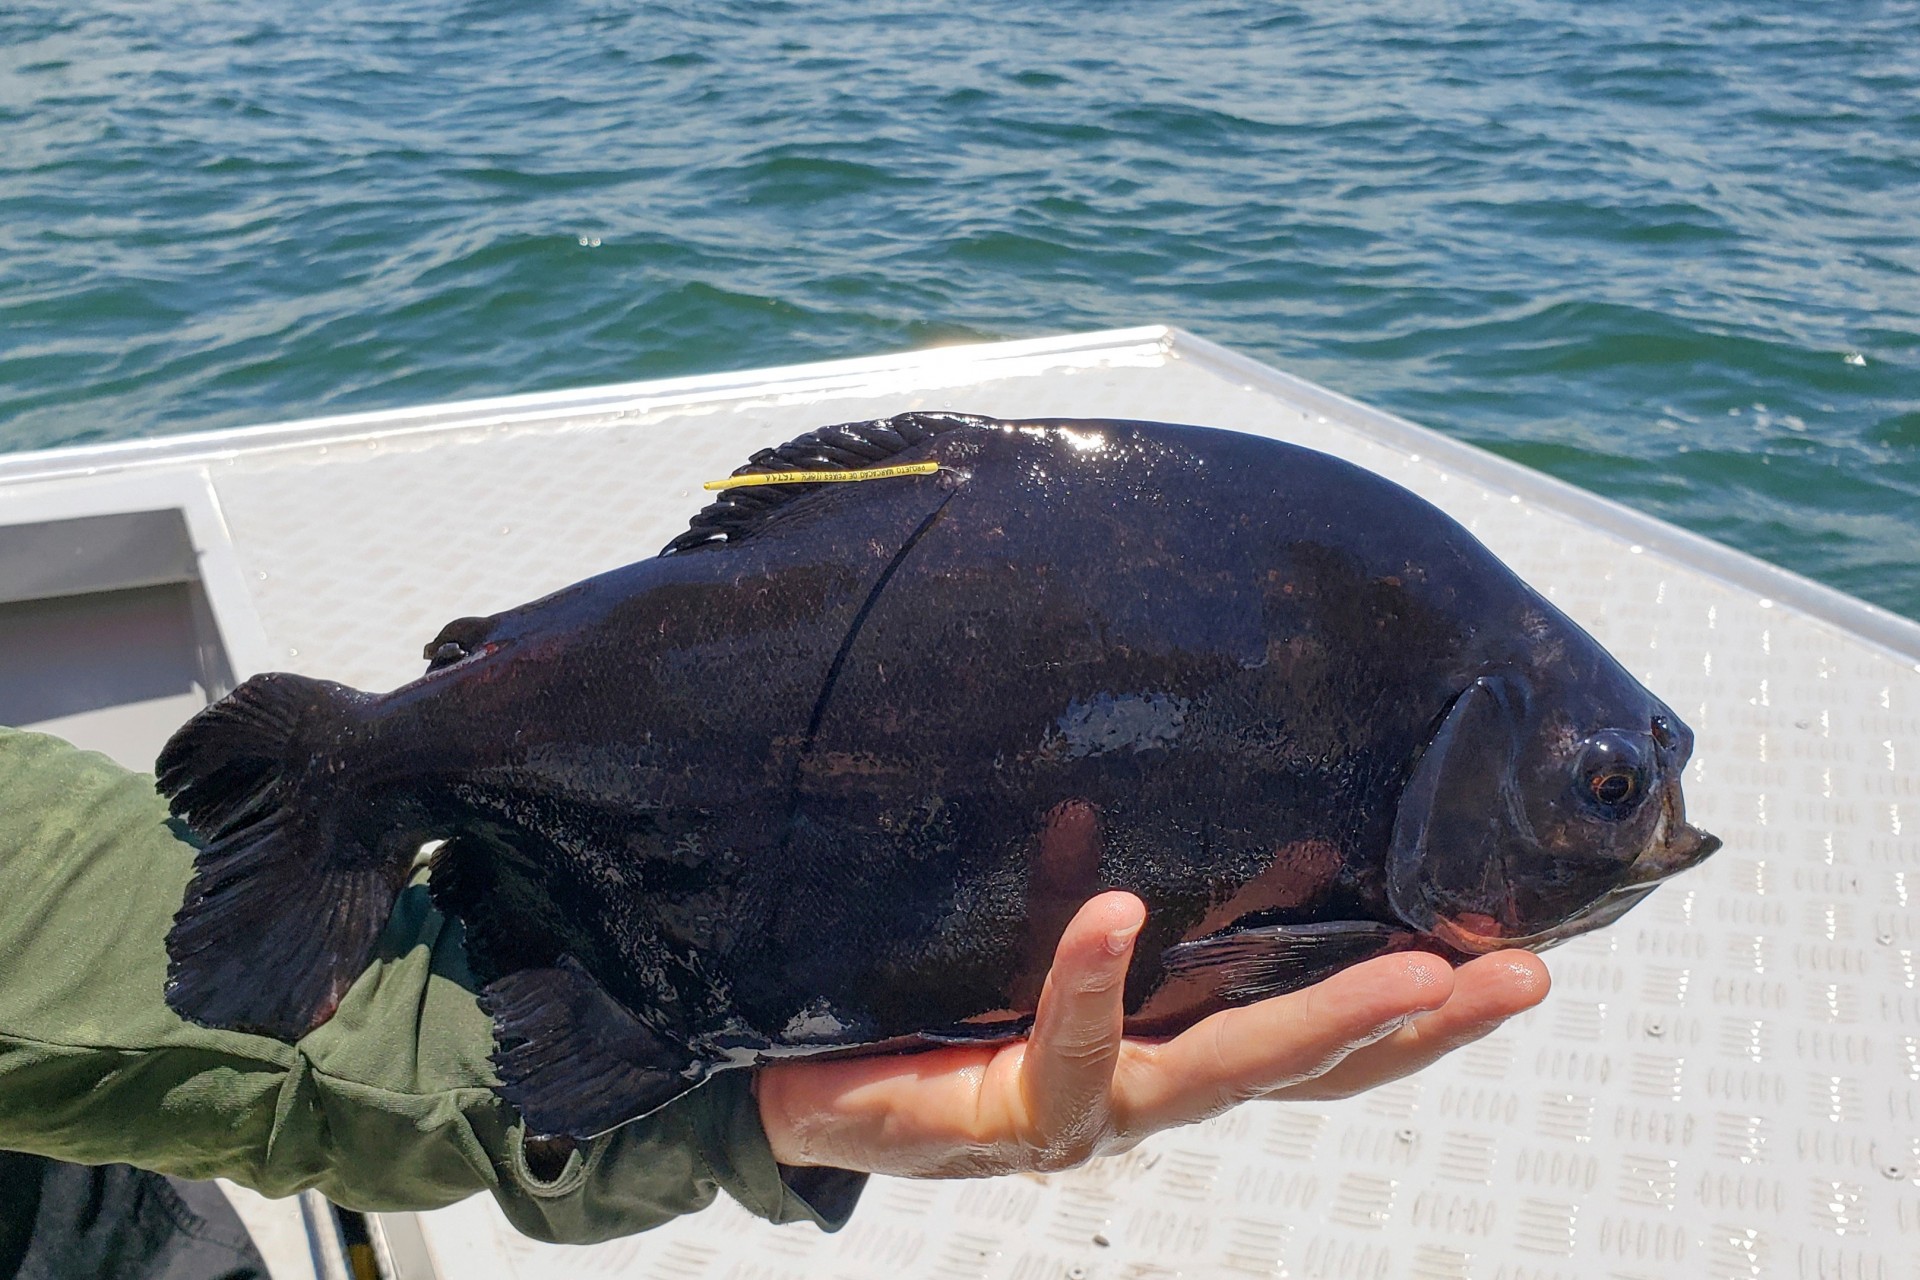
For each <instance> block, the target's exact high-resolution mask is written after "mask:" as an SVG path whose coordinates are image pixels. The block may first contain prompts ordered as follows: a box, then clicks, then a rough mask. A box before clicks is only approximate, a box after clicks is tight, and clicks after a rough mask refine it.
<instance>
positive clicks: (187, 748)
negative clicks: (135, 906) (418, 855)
mask: <svg viewBox="0 0 1920 1280" xmlns="http://www.w3.org/2000/svg"><path fill="white" fill-rule="evenodd" d="M366 699H367V695H366V694H363V693H360V692H359V691H357V690H354V689H349V688H347V687H346V686H344V685H338V684H332V683H329V682H327V681H322V680H310V679H307V678H306V677H304V676H295V675H286V674H282V673H277V672H276V673H273V674H269V675H263V676H256V677H254V678H253V679H251V680H249V681H247V682H246V683H245V684H243V685H241V686H240V687H239V688H238V689H235V690H234V691H233V693H231V694H230V695H228V696H227V697H226V698H224V699H222V700H221V701H219V702H217V703H215V704H214V705H213V706H211V707H208V708H207V709H206V710H205V711H202V712H201V713H200V714H199V715H197V716H195V717H194V718H193V719H192V720H190V721H188V722H187V723H186V724H185V725H184V726H183V727H182V728H181V729H180V731H179V732H177V733H175V734H174V735H173V738H172V739H171V740H170V741H169V742H168V743H167V745H166V747H165V749H164V750H162V751H161V753H160V759H159V760H158V762H157V763H156V765H155V772H156V774H157V777H158V782H157V785H158V788H159V790H160V792H161V793H162V794H163V795H165V796H167V797H168V799H169V801H170V803H171V807H172V809H173V812H174V814H175V815H176V816H177V817H179V818H180V819H181V820H183V821H184V822H185V823H186V824H187V825H188V826H189V827H191V828H192V829H193V831H194V832H195V833H196V834H197V835H199V836H201V837H202V838H203V839H204V840H205V842H206V843H205V845H204V846H203V847H202V849H201V851H200V854H199V856H198V857H197V858H196V859H195V860H194V864H193V879H192V881H191V882H190V883H189V884H188V885H187V894H186V901H185V903H184V905H182V906H181V908H180V911H179V914H177V915H176V916H174V920H173V929H172V931H171V932H170V933H168V935H167V956H168V960H169V963H168V966H167V1003H168V1004H170V1005H172V1006H173V1009H174V1011H175V1012H176V1013H178V1014H179V1015H180V1016H181V1017H183V1018H186V1019H188V1020H190V1021H193V1022H198V1023H202V1024H204V1025H207V1026H213V1027H224V1028H228V1029H230V1030H236V1031H251V1032H258V1033H261V1034H265V1035H270V1036H275V1037H277V1038H279V1039H282V1040H297V1039H299V1038H300V1037H301V1036H303V1035H305V1034H306V1033H307V1032H309V1031H311V1030H313V1028H315V1027H317V1026H319V1025H320V1024H321V1023H323V1022H325V1021H326V1020H327V1019H328V1018H329V1017H331V1016H333V1011H334V1009H335V1008H336V1007H338V1005H339V1003H340V998H341V997H342V996H343V995H345V994H346V991H347V988H348V987H349V986H351V985H352V983H353V980H354V979H355V978H356V977H358V976H359V975H360V972H361V970H363V969H365V968H366V966H367V962H368V961H369V960H370V959H371V958H372V954H373V947H374V943H375V941H376V940H377V939H378V938H379V936H380V932H381V930H382V929H383V928H385V927H386V923H387V916H388V914H389V913H390V912H391V911H392V909H393V899H394V896H395V895H396V894H397V893H398V892H399V891H400V888H401V886H402V885H403V884H404V883H405V880H406V876H407V870H408V867H409V866H410V865H411V862H412V856H413V851H414V850H413V843H414V842H413V841H412V840H411V839H410V837H411V836H412V834H413V833H411V832H409V831H406V830H401V829H398V828H395V829H390V830H382V829H381V824H380V823H379V822H378V821H377V820H375V815H374V814H372V813H369V812H368V801H367V799H366V797H365V796H364V795H361V794H356V789H355V788H354V786H353V783H352V782H351V781H350V780H349V779H348V778H347V777H345V776H343V775H341V774H340V773H339V772H337V767H338V765H339V763H340V756H341V750H342V747H343V746H344V743H343V741H342V739H343V738H344V737H345V736H346V734H347V731H348V730H350V729H351V728H352V726H353V725H354V724H355V723H356V722H357V721H358V719H359V717H358V716H357V714H356V712H357V711H358V709H359V707H360V705H361V704H362V703H364V702H365V701H366Z"/></svg>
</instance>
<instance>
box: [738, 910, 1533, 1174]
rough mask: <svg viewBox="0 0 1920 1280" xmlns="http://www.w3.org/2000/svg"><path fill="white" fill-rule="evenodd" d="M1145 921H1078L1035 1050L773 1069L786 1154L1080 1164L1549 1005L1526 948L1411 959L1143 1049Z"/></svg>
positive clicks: (948, 1166) (765, 1089)
mask: <svg viewBox="0 0 1920 1280" xmlns="http://www.w3.org/2000/svg"><path fill="white" fill-rule="evenodd" d="M1145 920H1146V909H1145V907H1143V906H1142V905H1141V902H1140V900H1139V899H1138V898H1136V897H1134V896H1133V895H1132V894H1128V893H1105V894H1101V895H1100V896H1099V897H1096V898H1094V899H1092V900H1091V901H1090V902H1088V903H1087V904H1086V905H1085V906H1083V907H1082V908H1081V909H1080V911H1079V913H1078V914H1077V915H1075V916H1074V918H1073V921H1072V922H1071V923H1070V924H1069V925H1068V926H1067V930H1066V933H1065V934H1064V935H1063V936H1062V937H1061V939H1060V945H1059V947H1058V948H1057V949H1056V950H1055V952H1054V963H1053V970H1052V972H1051V973H1050V974H1049V975H1048V978H1047V985H1046V988H1045V990H1044V991H1043V992H1042V993H1041V997H1040V1007H1039V1010H1038V1012H1037V1014H1036V1017H1035V1020H1034V1027H1033V1033H1032V1035H1031V1036H1029V1037H1028V1038H1027V1039H1026V1040H1022V1041H1018V1042H1015V1043H1011V1044H1006V1045H999V1046H987V1047H973V1046H969V1047H964V1048H947V1049H937V1050H932V1051H929V1052H926V1053H916V1054H910V1055H900V1056H894V1057H879V1058H859V1059H840V1060H834V1061H820V1062H788V1063H782V1064H779V1065H776V1066H771V1067H767V1068H764V1069H763V1070H762V1071H761V1072H760V1073H759V1078H758V1081H757V1085H756V1089H757V1093H758V1096H759V1102H760V1115H761V1120H762V1122H763V1124H764V1125H765V1127H766V1131H767V1137H768V1140H769V1141H770V1142H771V1144H772V1147H773V1154H774V1157H775V1158H776V1159H777V1160H779V1161H780V1163H782V1164H786V1165H793V1166H799V1167H805V1166H827V1167H832V1168H840V1169H853V1170H863V1171H867V1172H873V1173H890V1174H899V1175H904V1176H908V1177H926V1178H956V1177H984V1176H988V1175H992V1174H1000V1173H1013V1172H1018V1171H1022V1170H1040V1171H1050V1170H1058V1169H1065V1168H1071V1167H1072V1166H1074V1165H1077V1164H1081V1163H1083V1162H1085V1161H1087V1160H1090V1159H1092V1158H1094V1157H1096V1156H1102V1155H1111V1154H1114V1153H1116V1152H1120V1151H1125V1150H1127V1149H1128V1148H1130V1147H1132V1146H1134V1145H1136V1144H1137V1143H1139V1142H1140V1141H1141V1140H1142V1139H1144V1138H1146V1137H1147V1136H1148V1135H1150V1134H1153V1133H1156V1132H1158V1131H1159V1130H1161V1129H1169V1128H1172V1127H1174V1126H1176V1125H1183V1124H1193V1123H1196V1122H1198V1121H1201V1120H1205V1119H1207V1118H1208V1117H1210V1116H1214V1115H1218V1114H1219V1113H1220V1112H1222V1111H1225V1110H1226V1109H1227V1108H1229V1107H1232V1106H1234V1105H1236V1104H1237V1103H1241V1102H1247V1101H1250V1100H1253V1099H1256V1098H1270V1099H1280V1100H1286V1099H1298V1100H1305V1099H1320V1098H1340V1097H1347V1096H1349V1095H1351V1094H1355V1093H1359V1092H1361V1091H1362V1090H1365V1089H1370V1088H1372V1087H1374V1086H1375V1085H1379V1084H1385V1083H1386V1082H1388V1081H1390V1080H1397V1079H1399V1078H1400V1077H1401V1076H1405V1075H1409V1074H1411V1073H1413V1072H1415V1071H1418V1070H1420V1069H1421V1068H1422V1067H1424V1066H1426V1065H1427V1064H1428V1063H1430V1062H1432V1061H1434V1060H1435V1059H1436V1058H1438V1057H1440V1056H1441V1055H1442V1054H1444V1053H1446V1052H1448V1051H1449V1050H1451V1049H1455V1048H1458V1047H1459V1046H1460V1045H1463V1044H1466V1043H1468V1042H1470V1041H1472V1040H1476V1039H1478V1038H1479V1037H1481V1036H1483V1035H1485V1034H1487V1033H1488V1032H1490V1031H1492V1030H1493V1029H1494V1028H1496V1027H1498V1026H1499V1025H1500V1024H1501V1023H1502V1022H1504V1021H1505V1020H1506V1019H1508V1018H1510V1017H1512V1016H1513V1015H1514V1014H1516V1013H1520V1012H1522V1011H1524V1010H1526V1009H1530V1008H1532V1007H1533V1006H1534V1005H1536V1004H1538V1003H1539V1002H1540V1001H1541V1000H1542V999H1543V998H1545V996H1546V994H1547V987H1548V978H1547V971H1546V966H1545V965H1543V964H1542V963H1541V962H1540V960H1539V958H1538V957H1536V956H1534V955H1531V954H1529V953H1527V952H1524V951H1505V952H1499V953H1496V954H1494V955H1488V956H1481V957H1480V958H1478V959H1476V960H1474V961H1473V962H1471V963H1470V964H1467V965H1464V966H1462V967H1461V968H1460V969H1459V970H1457V971H1456V970H1454V969H1452V968H1450V967H1449V966H1448V965H1447V964H1446V962H1445V961H1443V960H1441V959H1439V958H1438V957H1436V956H1431V955H1427V954H1424V953H1421V952H1405V953H1401V954H1397V955H1390V956H1382V957H1380V958H1379V959H1376V960H1370V961H1367V962H1366V963H1364V964H1359V965H1355V966H1354V967H1352V968H1350V969H1347V970H1345V971H1343V972H1341V973H1338V974H1335V975H1334V976H1333V977H1331V978H1328V979H1327V980H1326V981H1324V982H1321V983H1319V984H1318V985H1316V986H1313V987H1309V988H1307V989H1306V990H1304V991H1298V992H1295V993H1293V994H1291V995H1285V996H1278V997H1276V998H1274V999H1271V1000H1263V1001H1261V1002H1260V1003H1258V1004H1253V1005H1248V1006H1246V1007H1244V1008H1238V1009H1230V1010H1227V1011H1225V1012H1223V1013H1217V1014H1214V1015H1213V1016H1212V1017H1209V1018H1207V1019H1205V1020H1204V1021H1202V1022H1200V1023H1198V1024H1197V1025H1195V1026H1194V1027H1192V1028H1191V1029H1189V1030H1187V1031H1185V1032H1183V1033H1182V1034H1180V1035H1179V1036H1176V1037H1175V1038H1173V1039H1171V1040H1165V1041H1157V1042H1148V1041H1141V1040H1129V1039H1125V1038H1123V1037H1122V1035H1121V1022H1122V1019H1123V1013H1122V1010H1121V991H1122V986H1123V983H1124V978H1125V975H1126V971H1127V964H1128V961H1129V960H1130V959H1131V958H1132V954H1133V940H1134V937H1135V936H1136V935H1137V934H1138V933H1139V930H1140V926H1141V925H1142V924H1143V923H1144V922H1145Z"/></svg>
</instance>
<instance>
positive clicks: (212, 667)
mask: <svg viewBox="0 0 1920 1280" xmlns="http://www.w3.org/2000/svg"><path fill="white" fill-rule="evenodd" d="M233 684H234V679H233V672H232V666H231V663H230V662H229V660H228V656H227V653H226V649H225V647H224V646H223V645H222V643H221V641H220V631H219V628H218V627H217V626H216V625H215V621H214V615H213V611H212V608H211V607H210V606H209V604H208V601H207V596H206V591H205V589H204V587H203V585H202V583H201V581H200V574H199V558H198V556H197V555H196V553H195V550H194V544H193V539H192V537H191V536H190V534H189V531H188V528H187V521H186V517H185V513H184V512H182V511H180V510H178V509H163V510H154V511H127V512H116V513H112V514H107V515H94V516H82V517H77V518H72V519H61V520H42V521H33V522H27V523H20V524H6V525H0V724H5V725H11V726H14V727H18V728H30V729H38V730H40V731H42V732H45V733H52V734H55V735H57V736H59V737H62V738H65V739H67V740H68V741H70V742H73V743H74V744H76V745H78V746H82V747H87V748H90V749H92V750H95V751H102V752H105V753H106V754H107V755H109V756H111V757H113V758H114V759H115V760H117V761H119V762H120V763H121V764H124V765H127V766H128V767H130V768H135V769H142V770H146V769H151V768H152V767H153V759H154V756H155V755H157V754H158V752H159V750H160V746H161V744H162V743H164V742H165V741H166V739H167V737H168V735H169V734H171V733H172V732H173V730H174V729H176V728H178V727H179V726H180V725H181V724H182V723H183V722H185V721H186V719H187V718H188V717H189V716H191V715H193V714H194V712H196V711H198V710H199V709H200V708H201V707H203V706H205V705H206V704H207V703H208V702H209V701H211V700H212V699H214V698H218V697H220V696H222V695H224V694H225V693H227V692H228V691H229V690H231V689H232V688H233Z"/></svg>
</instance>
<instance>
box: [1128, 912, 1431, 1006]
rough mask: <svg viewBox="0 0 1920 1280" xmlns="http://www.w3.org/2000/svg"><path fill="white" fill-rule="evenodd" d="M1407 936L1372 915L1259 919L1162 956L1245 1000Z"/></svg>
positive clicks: (1300, 982)
mask: <svg viewBox="0 0 1920 1280" xmlns="http://www.w3.org/2000/svg"><path fill="white" fill-rule="evenodd" d="M1412 936H1413V935H1412V934H1409V933H1407V932H1406V931H1404V930H1401V929H1394V928H1391V927H1389V926H1387V925H1384V924H1380V923H1378V922H1376V921H1372V920H1336V921H1330V922H1325V923H1319V924H1281V925H1260V926H1256V927H1253V928H1245V929H1241V928H1235V929H1228V930H1227V931H1226V932H1224V933H1217V934H1215V935H1214V936H1213V937H1211V938H1197V939H1195V940H1194V941H1192V942H1182V943H1179V944H1177V945H1175V946H1171V947H1168V948H1167V949H1166V951H1164V952H1163V953H1162V954H1161V960H1162V962H1163V963H1164V964H1165V965H1166V967H1167V972H1168V973H1169V974H1171V975H1173V976H1175V977H1181V978H1209V977H1210V978H1212V979H1213V980H1214V982H1215V983H1217V987H1216V989H1217V990H1218V991H1219V993H1220V998H1221V999H1223V1000H1226V1001H1228V1002H1230V1003H1233V1004H1247V1003H1251V1002H1252V1001H1255V1000H1265V999H1267V998H1268V997H1269V996H1278V995H1285V994H1286V993H1287V992H1289V991H1298V990H1300V988H1302V987H1310V986H1312V985H1313V984H1314V983H1316V982H1319V981H1320V980H1321V979H1322V978H1327V977H1331V976H1332V975H1334V974H1336V973H1338V972H1339V971H1340V970H1342V969H1344V968H1346V967H1347V966H1348V965H1351V964H1358V963H1359V962H1360V961H1362V960H1368V959H1371V958H1373V957H1374V956H1377V955H1384V954H1385V953H1386V952H1388V951H1391V950H1393V949H1394V947H1395V946H1396V945H1397V944H1398V943H1400V942H1402V941H1404V940H1406V939H1408V938H1411V937H1412Z"/></svg>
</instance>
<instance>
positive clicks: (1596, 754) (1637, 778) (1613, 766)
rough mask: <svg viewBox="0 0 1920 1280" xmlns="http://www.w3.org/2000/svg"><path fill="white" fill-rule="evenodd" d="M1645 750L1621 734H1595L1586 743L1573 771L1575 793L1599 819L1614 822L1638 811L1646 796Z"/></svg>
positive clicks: (1633, 740)
mask: <svg viewBox="0 0 1920 1280" xmlns="http://www.w3.org/2000/svg"><path fill="white" fill-rule="evenodd" d="M1648 775H1649V770H1648V768H1647V761H1646V750H1645V748H1643V747H1642V746H1641V745H1640V744H1639V743H1638V742H1637V741H1636V740H1635V739H1634V738H1632V737H1630V736H1628V735H1627V734H1624V733H1616V732H1612V731H1609V732H1606V733H1598V734H1595V735H1594V736H1593V737H1591V738H1589V739H1587V741H1586V744H1585V745H1584V746H1583V747H1582V748H1581V750H1580V759H1579V763H1578V764H1577V765H1576V766H1575V770H1574V792H1575V794H1576V795H1578V796H1579V797H1580V800H1581V802H1582V803H1583V804H1584V805H1585V806H1586V807H1587V808H1588V809H1589V810H1591V811H1592V812H1594V813H1596V814H1598V815H1599V816H1600V817H1602V818H1607V819H1610V820H1614V821H1617V820H1619V819H1621V818H1624V817H1626V816H1627V815H1628V814H1630V813H1632V812H1633V811H1634V810H1635V809H1636V808H1638V807H1639V805H1640V802H1641V801H1642V800H1644V799H1645V798H1646V795H1647V780H1648Z"/></svg>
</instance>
